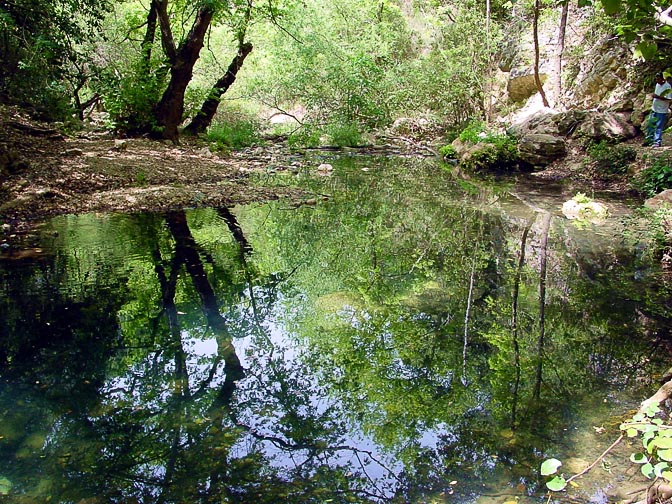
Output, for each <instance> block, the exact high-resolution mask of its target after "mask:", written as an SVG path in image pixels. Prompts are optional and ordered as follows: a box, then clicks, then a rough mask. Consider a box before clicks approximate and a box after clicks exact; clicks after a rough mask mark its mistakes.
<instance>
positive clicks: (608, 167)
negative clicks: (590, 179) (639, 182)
mask: <svg viewBox="0 0 672 504" xmlns="http://www.w3.org/2000/svg"><path fill="white" fill-rule="evenodd" d="M587 150H588V156H589V157H590V160H591V163H592V165H593V167H594V169H595V171H596V173H597V174H598V175H605V176H609V175H624V174H626V173H627V172H628V170H629V168H630V164H631V163H632V162H633V161H634V160H635V159H637V151H636V150H635V149H633V148H632V147H629V146H625V145H614V144H611V143H609V142H606V141H601V142H598V143H593V144H591V145H589V147H588V149H587Z"/></svg>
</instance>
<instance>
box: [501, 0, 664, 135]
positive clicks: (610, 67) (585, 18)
mask: <svg viewBox="0 0 672 504" xmlns="http://www.w3.org/2000/svg"><path fill="white" fill-rule="evenodd" d="M559 26H560V10H559V9H552V10H549V11H547V12H546V14H545V15H544V16H543V18H542V19H541V20H540V24H539V51H540V65H539V74H540V79H541V81H542V83H543V87H544V91H545V93H546V96H547V98H548V102H549V105H550V109H546V112H563V111H567V110H597V111H602V112H618V113H620V114H626V115H628V117H629V121H630V122H631V123H632V125H634V126H635V127H639V126H640V125H641V123H642V118H643V113H644V112H645V111H646V110H648V107H649V105H650V103H649V99H648V95H650V93H651V89H649V87H652V85H653V84H652V82H653V69H648V68H647V66H646V65H645V64H644V63H643V62H641V61H636V60H635V59H634V58H633V56H632V54H633V53H632V49H631V48H630V47H628V46H627V45H626V44H625V43H624V42H623V41H621V40H620V39H617V38H616V37H614V36H612V35H611V34H610V33H608V31H607V30H606V28H601V26H602V27H603V26H604V23H602V25H600V23H599V21H598V20H596V19H595V17H594V12H593V11H592V9H578V8H576V7H573V8H572V9H570V11H569V15H568V20H567V27H566V30H565V45H564V50H563V52H562V58H561V69H562V70H561V78H560V86H559V89H560V93H559V94H558V92H557V91H558V84H557V81H558V72H557V68H558V65H557V58H558V57H559V44H558V40H559V32H560V30H559ZM509 33H511V34H512V36H511V37H510V38H509V42H508V43H507V44H506V45H505V46H504V47H503V48H502V50H501V52H500V55H499V65H498V72H497V77H496V83H497V84H496V86H495V89H496V92H495V96H494V108H495V110H496V114H497V115H498V116H499V117H500V119H501V120H502V121H503V122H507V123H509V124H516V123H519V122H521V121H523V120H525V119H527V118H529V117H530V116H531V115H534V114H537V113H539V112H541V111H543V110H544V107H543V105H542V100H541V96H540V94H539V92H538V90H537V87H536V85H535V82H534V45H533V37H532V25H531V23H530V22H525V23H522V22H516V23H513V24H512V25H511V26H510V32H509Z"/></svg>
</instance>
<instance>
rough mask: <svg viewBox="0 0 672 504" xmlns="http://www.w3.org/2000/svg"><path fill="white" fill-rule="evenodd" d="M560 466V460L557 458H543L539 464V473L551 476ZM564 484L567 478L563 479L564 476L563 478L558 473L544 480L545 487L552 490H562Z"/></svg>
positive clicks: (565, 484)
mask: <svg viewBox="0 0 672 504" xmlns="http://www.w3.org/2000/svg"><path fill="white" fill-rule="evenodd" d="M560 466H562V462H560V461H559V460H558V459H554V458H552V459H548V460H545V461H544V462H543V463H542V464H541V475H542V476H551V475H553V474H555V473H556V472H558V469H559V468H560ZM566 486H567V480H565V478H563V477H562V476H560V475H558V476H555V477H553V478H551V479H550V480H548V481H547V482H546V487H547V488H548V489H549V490H551V491H553V492H559V491H561V490H564V489H565V487H566Z"/></svg>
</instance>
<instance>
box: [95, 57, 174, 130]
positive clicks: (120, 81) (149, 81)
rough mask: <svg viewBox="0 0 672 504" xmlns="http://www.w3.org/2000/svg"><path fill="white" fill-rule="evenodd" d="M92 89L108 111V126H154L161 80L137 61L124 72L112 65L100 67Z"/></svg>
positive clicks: (141, 128)
mask: <svg viewBox="0 0 672 504" xmlns="http://www.w3.org/2000/svg"><path fill="white" fill-rule="evenodd" d="M93 89H94V90H95V91H97V92H99V93H100V95H101V96H102V100H103V103H104V104H105V110H107V112H108V113H109V114H110V124H109V128H110V129H113V130H116V131H125V132H128V133H133V134H135V133H144V132H148V131H153V130H154V129H155V126H156V121H155V119H154V105H156V103H158V101H159V99H160V98H161V92H162V89H163V80H162V77H161V76H160V75H158V74H155V73H154V74H151V73H148V72H147V70H146V69H145V68H144V67H143V65H142V63H141V62H136V64H135V65H134V66H133V68H131V72H129V74H127V75H121V73H120V72H117V71H116V70H115V69H114V68H106V69H103V70H102V71H101V72H100V74H99V75H97V78H96V79H95V80H94V82H93Z"/></svg>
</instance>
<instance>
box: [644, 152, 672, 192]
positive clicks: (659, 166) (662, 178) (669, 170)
mask: <svg viewBox="0 0 672 504" xmlns="http://www.w3.org/2000/svg"><path fill="white" fill-rule="evenodd" d="M635 186H636V187H637V189H639V191H641V192H642V193H643V194H645V195H646V196H654V195H656V194H658V193H659V192H661V191H663V190H665V189H670V188H672V157H670V156H662V157H656V158H653V159H652V160H651V165H650V166H648V167H647V168H645V169H644V170H642V171H641V172H640V173H639V175H638V177H637V179H636V180H635Z"/></svg>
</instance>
